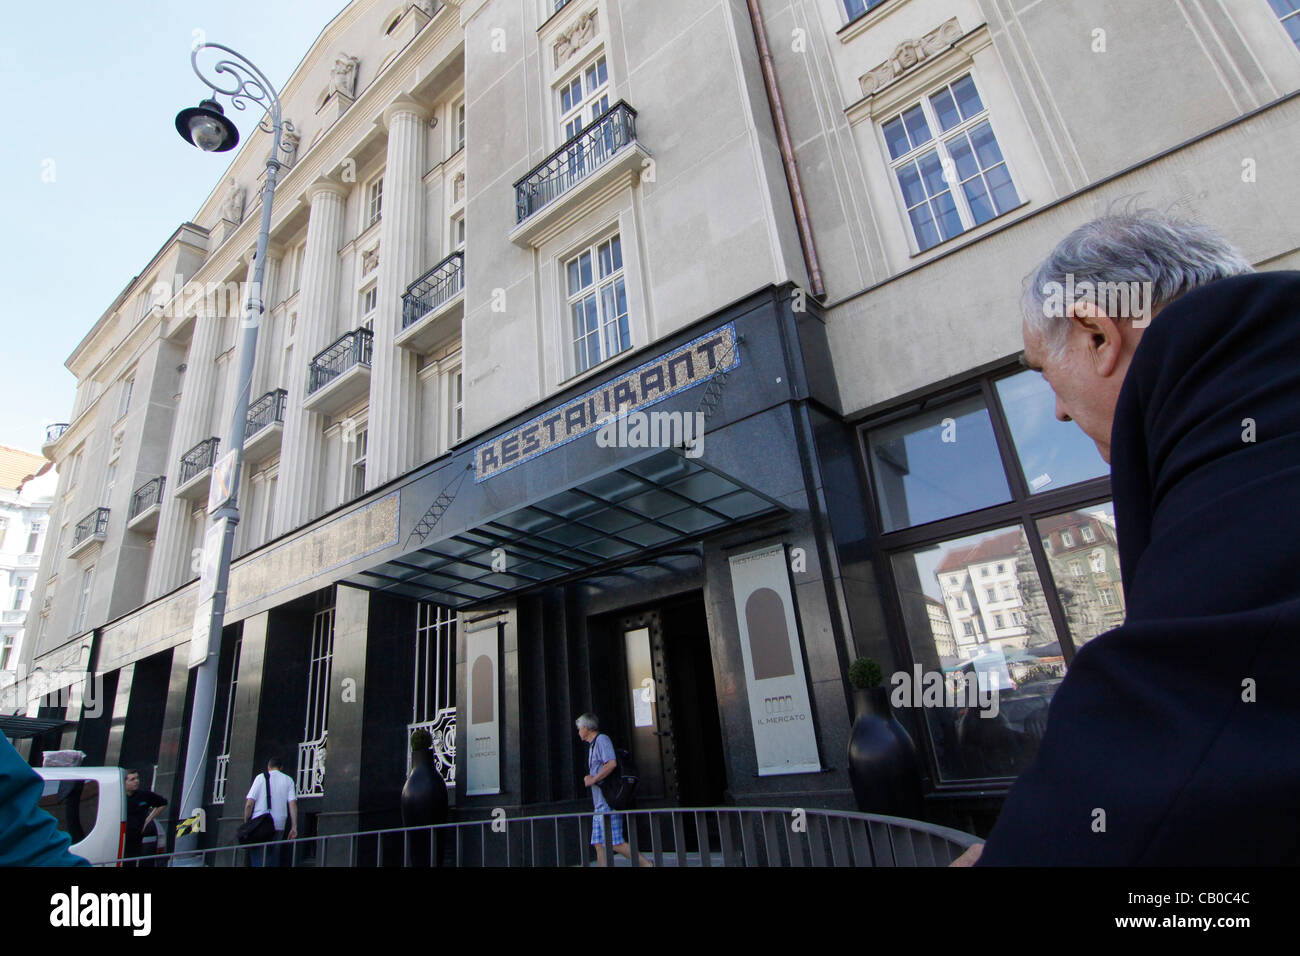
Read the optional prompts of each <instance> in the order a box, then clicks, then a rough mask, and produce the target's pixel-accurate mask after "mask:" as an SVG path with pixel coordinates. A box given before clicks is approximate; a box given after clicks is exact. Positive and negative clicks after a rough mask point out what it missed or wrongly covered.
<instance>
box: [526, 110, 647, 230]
mask: <svg viewBox="0 0 1300 956" xmlns="http://www.w3.org/2000/svg"><path fill="white" fill-rule="evenodd" d="M635 141H636V110H634V109H632V107H630V106H628V105H627V103H625V102H623V101H622V100H619V101H618V102H617V103H615V104H614V105H613V106H611V107H610V108H609V109H607V110H606V111H605V112H604V113H602V114H601V115H600V116H598V117H597V118H596V119H595V120H594V121H593V122H592V123H591V125H589V126H586V127H584V128H583V129H582V130H580V131H579V132H578V133H577V134H576V135H575V136H574V137H573V138H572V139H570V140H569V141H568V142H567V143H565V144H564V145H563V146H561V147H560V148H559V149H557V150H556V151H555V152H553V153H552V154H551V155H550V156H548V157H547V158H546V159H544V160H542V162H541V163H540V164H538V165H537V166H535V167H534V168H533V169H532V171H531V172H529V173H528V175H526V176H525V177H524V178H523V179H521V180H519V181H518V182H517V183H515V222H516V223H521V222H523V221H524V220H525V219H527V218H528V217H529V216H531V215H532V214H533V213H535V212H537V210H539V209H541V208H542V207H543V206H545V205H546V204H547V203H549V202H551V201H552V200H554V199H556V198H557V197H559V196H561V195H563V194H564V193H566V192H568V191H569V190H570V189H572V188H573V187H574V186H575V185H577V184H578V183H579V182H581V181H582V180H584V179H586V178H587V177H588V176H590V175H591V174H592V173H593V172H595V171H596V170H597V169H599V168H600V167H601V166H604V165H605V163H607V162H609V160H610V159H611V158H612V157H613V156H614V154H615V153H617V152H618V151H619V150H620V149H622V148H623V147H624V146H626V145H627V144H628V143H632V142H635Z"/></svg>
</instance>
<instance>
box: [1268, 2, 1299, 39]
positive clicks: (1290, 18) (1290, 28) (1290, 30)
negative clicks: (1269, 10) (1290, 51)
mask: <svg viewBox="0 0 1300 956" xmlns="http://www.w3.org/2000/svg"><path fill="white" fill-rule="evenodd" d="M1268 2H1269V5H1270V6H1272V7H1273V12H1274V13H1276V14H1277V15H1278V19H1280V20H1281V21H1282V28H1283V29H1284V30H1286V32H1287V35H1288V36H1290V37H1291V39H1292V41H1293V42H1294V43H1295V45H1296V46H1297V47H1300V0H1268Z"/></svg>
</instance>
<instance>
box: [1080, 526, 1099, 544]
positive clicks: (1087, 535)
mask: <svg viewBox="0 0 1300 956" xmlns="http://www.w3.org/2000/svg"><path fill="white" fill-rule="evenodd" d="M1079 534H1080V535H1082V536H1083V541H1084V543H1085V544H1092V543H1093V542H1094V541H1096V540H1097V532H1095V531H1093V530H1092V528H1090V527H1089V526H1088V525H1084V526H1083V527H1082V528H1080V529H1079Z"/></svg>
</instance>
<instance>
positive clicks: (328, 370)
mask: <svg viewBox="0 0 1300 956" xmlns="http://www.w3.org/2000/svg"><path fill="white" fill-rule="evenodd" d="M373 344H374V334H373V333H372V332H371V331H370V330H369V329H353V330H352V331H351V332H344V333H343V334H342V335H340V336H339V337H338V338H337V339H335V340H334V341H333V342H332V343H331V344H330V345H329V347H328V348H326V349H324V350H323V351H322V352H320V353H319V354H317V356H316V357H315V358H314V359H312V360H311V369H310V372H311V374H310V375H309V376H308V381H307V394H308V395H310V394H311V393H312V392H315V391H319V390H320V389H322V388H324V387H325V386H326V385H328V384H329V383H330V382H332V381H334V379H336V378H338V377H339V376H340V375H342V374H343V373H344V372H346V371H347V370H348V369H350V368H353V367H354V366H357V365H367V366H368V365H369V364H370V351H371V348H372V347H373Z"/></svg>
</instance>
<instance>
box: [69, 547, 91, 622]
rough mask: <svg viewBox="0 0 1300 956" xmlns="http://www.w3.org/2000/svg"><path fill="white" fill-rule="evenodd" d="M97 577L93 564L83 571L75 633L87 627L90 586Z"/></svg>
mask: <svg viewBox="0 0 1300 956" xmlns="http://www.w3.org/2000/svg"><path fill="white" fill-rule="evenodd" d="M94 579H95V566H94V565H93V564H92V565H91V566H90V567H88V568H86V570H85V571H82V572H81V597H80V598H79V599H78V601H77V622H76V624H75V625H74V626H73V628H72V633H73V634H80V633H81V632H82V631H84V630H85V629H86V612H87V611H88V610H89V609H90V586H91V582H93V581H94Z"/></svg>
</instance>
